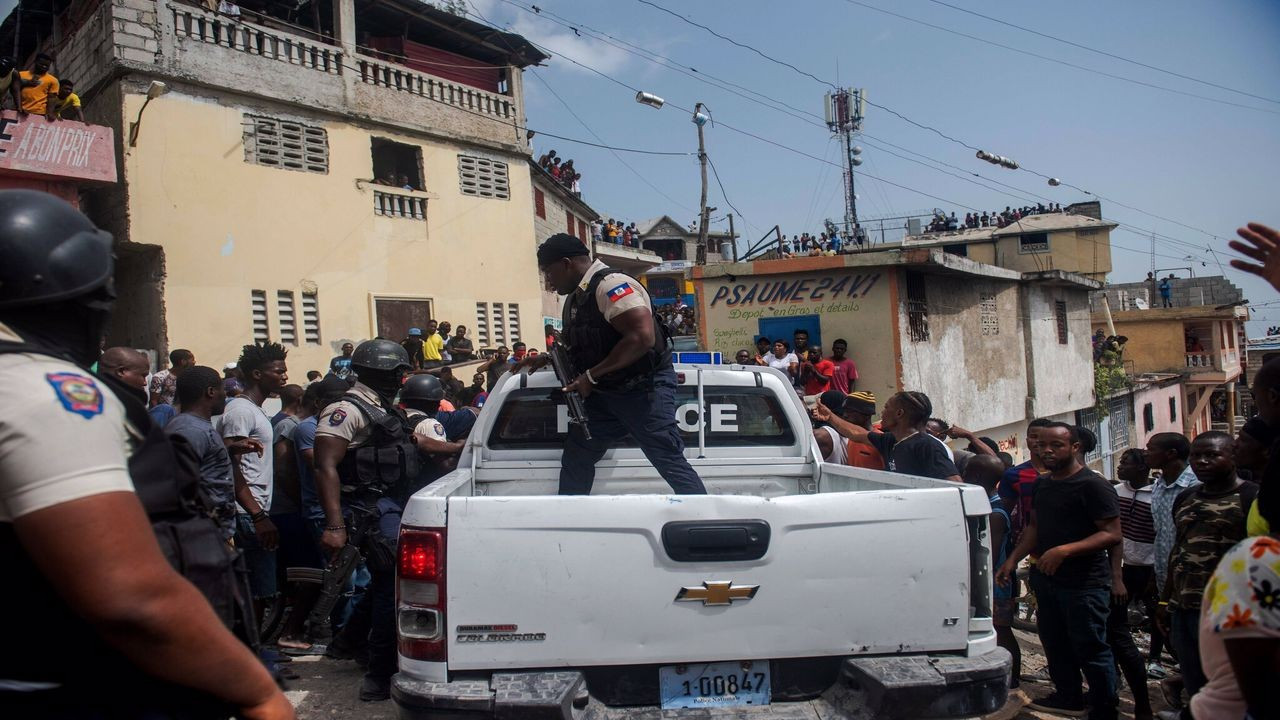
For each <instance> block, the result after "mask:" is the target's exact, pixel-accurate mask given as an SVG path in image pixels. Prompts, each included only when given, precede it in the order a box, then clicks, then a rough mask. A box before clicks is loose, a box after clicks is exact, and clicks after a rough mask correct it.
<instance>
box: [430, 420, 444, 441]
mask: <svg viewBox="0 0 1280 720" xmlns="http://www.w3.org/2000/svg"><path fill="white" fill-rule="evenodd" d="M431 429H432V430H434V431H435V433H436V435H439V436H440V437H445V434H444V426H443V425H441V424H440V423H438V422H432V423H431Z"/></svg>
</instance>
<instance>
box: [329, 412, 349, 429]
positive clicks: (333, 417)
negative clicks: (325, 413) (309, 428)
mask: <svg viewBox="0 0 1280 720" xmlns="http://www.w3.org/2000/svg"><path fill="white" fill-rule="evenodd" d="M346 419H347V411H346V410H343V409H342V408H338V409H337V410H334V411H333V412H332V413H329V426H330V427H338V426H339V425H341V424H342V421H343V420H346Z"/></svg>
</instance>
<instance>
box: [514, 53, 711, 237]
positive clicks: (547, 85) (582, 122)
mask: <svg viewBox="0 0 1280 720" xmlns="http://www.w3.org/2000/svg"><path fill="white" fill-rule="evenodd" d="M530 72H532V71H530ZM533 76H534V77H536V78H538V81H539V82H541V83H542V85H543V87H545V88H546V89H547V90H548V91H550V92H551V94H552V96H554V97H555V99H556V100H559V101H560V104H561V105H563V106H564V109H565V110H567V111H568V112H569V114H570V115H572V116H573V118H574V119H575V120H577V121H578V123H579V124H580V125H582V127H584V128H586V131H587V132H589V133H591V136H592V137H594V138H596V139H597V140H600V136H599V135H597V134H596V131H595V130H592V129H591V127H590V126H589V125H587V123H586V121H585V120H583V119H582V118H581V117H580V116H579V115H578V113H576V112H574V111H573V107H572V106H570V105H569V103H567V102H565V100H564V98H562V97H560V93H558V92H556V91H555V88H553V87H551V83H549V82H547V79H546V78H544V77H542V75H541V74H539V73H536V72H533ZM551 137H555V136H554V135H552V136H551ZM601 142H603V140H601ZM609 152H610V153H612V154H613V157H614V159H615V160H617V161H618V162H619V163H622V166H623V167H625V168H626V169H628V170H630V171H631V173H632V174H633V175H635V176H636V177H638V178H640V181H641V182H643V183H644V184H645V185H648V186H649V187H650V188H652V189H653V191H654V192H656V193H658V194H659V195H661V196H662V197H664V198H666V199H667V200H668V201H670V202H671V203H673V204H675V205H677V206H679V207H681V208H684V209H685V210H688V211H690V212H693V208H690V207H689V206H687V205H685V204H684V203H682V202H680V201H679V200H676V199H675V198H673V197H671V196H670V195H668V194H666V193H665V192H663V191H662V189H661V188H659V187H658V186H657V185H654V184H653V183H651V182H649V179H648V178H646V177H645V176H644V175H641V174H640V171H639V170H636V169H635V168H634V167H632V166H631V164H630V163H628V162H627V161H626V160H623V159H622V158H621V157H619V156H618V154H617V153H616V152H614V151H613V150H610V151H609ZM684 154H688V153H684Z"/></svg>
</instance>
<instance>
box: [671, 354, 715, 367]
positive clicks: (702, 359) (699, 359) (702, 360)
mask: <svg viewBox="0 0 1280 720" xmlns="http://www.w3.org/2000/svg"><path fill="white" fill-rule="evenodd" d="M671 356H672V357H671V359H672V360H673V361H675V362H678V363H684V364H686V365H722V364H724V359H723V357H722V356H721V354H720V353H718V352H674V353H671Z"/></svg>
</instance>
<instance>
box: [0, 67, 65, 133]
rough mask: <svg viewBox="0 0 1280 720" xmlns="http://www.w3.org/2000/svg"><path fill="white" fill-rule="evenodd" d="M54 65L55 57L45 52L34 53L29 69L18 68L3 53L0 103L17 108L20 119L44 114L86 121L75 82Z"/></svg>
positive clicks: (51, 119) (0, 72)
mask: <svg viewBox="0 0 1280 720" xmlns="http://www.w3.org/2000/svg"><path fill="white" fill-rule="evenodd" d="M52 65H53V57H52V56H50V55H46V54H44V53H39V54H38V55H36V56H35V59H34V60H32V62H31V68H30V69H28V70H18V69H17V63H16V62H15V61H14V59H13V58H11V57H0V103H2V106H3V107H4V108H5V109H7V110H17V111H18V117H19V118H20V119H25V118H27V117H29V116H31V115H41V116H43V117H44V118H45V119H46V120H48V121H50V122H52V121H56V120H76V121H78V122H84V114H83V112H82V111H81V105H80V96H79V95H76V93H75V83H74V82H72V81H71V80H69V79H67V78H65V77H64V78H62V79H61V80H59V79H58V78H57V77H54V75H53V73H51V72H50V71H49V70H50V67H51V66H52Z"/></svg>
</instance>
